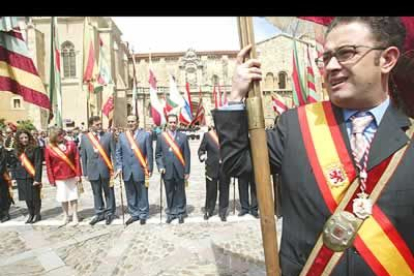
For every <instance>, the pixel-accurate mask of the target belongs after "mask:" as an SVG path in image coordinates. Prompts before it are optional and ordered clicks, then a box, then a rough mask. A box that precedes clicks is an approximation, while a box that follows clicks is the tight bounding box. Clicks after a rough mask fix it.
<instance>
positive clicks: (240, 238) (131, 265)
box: [0, 140, 281, 276]
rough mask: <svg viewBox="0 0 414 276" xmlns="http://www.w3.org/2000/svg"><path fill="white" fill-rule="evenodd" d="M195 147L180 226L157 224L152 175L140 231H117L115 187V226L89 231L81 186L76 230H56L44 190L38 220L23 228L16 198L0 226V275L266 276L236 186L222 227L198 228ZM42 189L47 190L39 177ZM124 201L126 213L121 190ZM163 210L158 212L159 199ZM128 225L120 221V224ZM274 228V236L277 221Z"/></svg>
mask: <svg viewBox="0 0 414 276" xmlns="http://www.w3.org/2000/svg"><path fill="white" fill-rule="evenodd" d="M199 143H200V141H199V140H191V141H190V147H191V153H192V156H191V158H192V171H191V176H190V181H189V183H190V184H189V186H188V187H187V189H186V194H187V204H188V205H187V211H188V218H186V219H185V223H184V224H180V225H179V224H178V222H177V220H174V221H173V222H172V223H171V224H166V223H165V214H164V213H163V214H162V220H161V221H160V186H159V185H160V177H159V174H158V173H157V172H156V171H154V175H153V176H152V178H151V180H150V188H149V196H150V197H149V201H150V219H149V220H148V221H147V224H146V225H143V226H142V225H140V224H139V223H134V224H131V225H130V226H128V227H124V226H123V224H122V215H121V214H122V208H121V191H120V189H119V187H116V190H115V193H116V197H117V207H118V208H117V213H118V216H119V218H118V219H116V220H115V221H114V222H113V223H112V224H111V225H109V226H107V225H105V224H104V222H99V223H98V224H96V225H95V226H93V227H92V226H90V225H89V221H90V220H91V219H92V217H93V215H94V211H93V196H92V191H91V187H90V183H89V182H84V188H85V193H84V194H83V195H82V196H81V200H80V206H79V216H80V218H81V222H80V223H79V224H78V225H77V226H73V225H70V224H68V225H64V226H62V225H61V222H60V221H61V219H62V218H63V215H62V210H61V208H60V205H59V203H57V202H56V200H55V188H53V187H51V186H50V185H48V184H44V188H43V200H42V211H41V214H42V218H43V220H42V221H40V222H39V223H36V224H33V225H27V224H25V223H24V221H25V219H26V216H27V210H26V206H25V203H24V202H19V201H17V190H15V194H14V198H15V200H16V205H13V206H12V208H11V216H12V220H10V221H8V222H5V223H2V224H0V275H1V276H6V275H7V276H9V275H16V276H21V275H46V276H51V275H58V276H66V275H79V276H84V275H85V276H86V275H88V276H89V275H91V276H112V275H121V276H132V275H145V276H176V275H186V276H187V275H188V276H191V275H194V276H215V275H218V276H227V275H228V276H248V275H251V276H253V275H254V276H261V275H265V274H266V273H265V266H264V253H263V248H262V240H261V230H260V221H259V220H257V219H255V218H253V217H252V216H250V215H246V216H244V217H238V216H237V213H238V211H239V209H240V206H239V204H238V190H237V185H235V186H236V190H235V199H236V205H233V204H234V201H233V193H234V190H233V185H232V186H231V188H230V198H231V200H230V206H229V217H228V221H227V222H221V221H220V220H219V218H218V216H214V217H212V218H210V219H209V220H208V221H204V220H203V206H204V202H205V177H204V164H203V163H200V162H199V161H198V157H197V149H198V146H199ZM43 183H48V181H47V177H46V174H44V182H43ZM123 200H124V205H126V198H125V191H124V190H123ZM162 205H163V208H165V206H166V202H165V193H164V194H163V203H162ZM234 207H235V209H236V211H235V214H234V213H233V208H234ZM124 208H125V209H126V206H124ZM216 209H217V208H216ZM216 211H217V210H216ZM128 218H129V215H127V214H125V220H127V219H128ZM277 228H278V233H280V230H281V229H280V228H281V221H279V222H278V227H277Z"/></svg>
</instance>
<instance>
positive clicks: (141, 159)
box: [125, 131, 149, 177]
mask: <svg viewBox="0 0 414 276" xmlns="http://www.w3.org/2000/svg"><path fill="white" fill-rule="evenodd" d="M125 135H126V137H127V139H128V142H129V144H130V146H131V149H132V151H133V152H134V154H135V157H136V158H137V159H138V161H139V163H140V164H141V167H142V168H143V169H144V172H145V176H146V177H148V176H149V171H148V165H147V162H146V160H145V158H144V155H143V154H142V152H141V149H140V148H139V147H138V145H137V143H135V141H134V137H132V134H131V132H130V131H126V132H125Z"/></svg>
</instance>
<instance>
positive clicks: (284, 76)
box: [279, 72, 287, 89]
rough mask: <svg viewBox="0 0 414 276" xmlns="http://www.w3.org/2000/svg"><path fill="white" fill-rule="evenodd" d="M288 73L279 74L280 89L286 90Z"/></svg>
mask: <svg viewBox="0 0 414 276" xmlns="http://www.w3.org/2000/svg"><path fill="white" fill-rule="evenodd" d="M286 79H287V74H286V72H279V89H286Z"/></svg>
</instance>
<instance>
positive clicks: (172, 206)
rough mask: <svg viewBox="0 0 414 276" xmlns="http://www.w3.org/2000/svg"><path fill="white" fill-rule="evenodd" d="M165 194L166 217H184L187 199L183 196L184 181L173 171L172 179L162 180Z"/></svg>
mask: <svg viewBox="0 0 414 276" xmlns="http://www.w3.org/2000/svg"><path fill="white" fill-rule="evenodd" d="M164 185H165V194H166V197H167V212H166V213H167V215H169V216H173V217H178V216H185V215H186V212H187V211H186V205H187V198H186V196H185V187H184V179H181V178H180V177H179V176H178V174H177V172H176V171H175V170H174V177H173V178H172V179H168V180H167V179H164Z"/></svg>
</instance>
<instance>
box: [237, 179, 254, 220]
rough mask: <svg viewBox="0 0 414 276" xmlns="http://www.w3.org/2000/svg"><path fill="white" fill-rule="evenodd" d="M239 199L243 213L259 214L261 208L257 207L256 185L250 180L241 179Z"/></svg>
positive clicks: (239, 180)
mask: <svg viewBox="0 0 414 276" xmlns="http://www.w3.org/2000/svg"><path fill="white" fill-rule="evenodd" d="M238 182H239V198H240V205H241V208H242V211H246V212H250V213H251V212H257V211H258V209H259V207H258V205H257V197H256V183H255V182H254V181H253V180H251V179H248V178H239V179H238ZM249 186H250V197H251V201H250V203H249Z"/></svg>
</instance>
